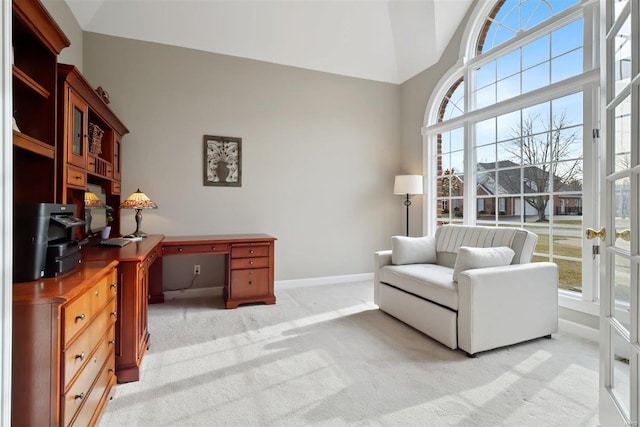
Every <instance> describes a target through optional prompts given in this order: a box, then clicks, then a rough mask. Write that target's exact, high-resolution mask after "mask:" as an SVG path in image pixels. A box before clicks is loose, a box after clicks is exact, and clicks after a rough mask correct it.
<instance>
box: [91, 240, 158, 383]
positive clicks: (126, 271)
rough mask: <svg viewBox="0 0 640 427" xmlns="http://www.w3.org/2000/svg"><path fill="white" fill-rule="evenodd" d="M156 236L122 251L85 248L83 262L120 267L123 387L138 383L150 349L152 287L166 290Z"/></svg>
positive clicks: (120, 379)
mask: <svg viewBox="0 0 640 427" xmlns="http://www.w3.org/2000/svg"><path fill="white" fill-rule="evenodd" d="M163 238H164V236H163V235H152V236H149V237H147V238H145V239H142V240H140V241H138V242H132V243H130V244H128V245H126V246H123V247H121V248H119V247H114V246H84V247H83V248H82V260H83V262H84V261H89V260H113V259H116V260H118V261H120V263H119V264H118V320H117V321H116V374H117V377H118V382H119V383H127V382H131V381H138V380H139V379H140V365H141V364H142V358H143V357H144V353H145V352H146V350H147V348H148V347H149V330H148V327H147V305H148V301H149V284H150V283H160V284H161V286H162V258H161V256H160V251H161V249H160V247H161V246H160V243H161V242H162V239H163Z"/></svg>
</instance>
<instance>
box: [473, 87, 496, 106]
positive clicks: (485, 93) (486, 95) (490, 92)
mask: <svg viewBox="0 0 640 427" xmlns="http://www.w3.org/2000/svg"><path fill="white" fill-rule="evenodd" d="M495 103H496V85H495V84H491V85H489V86H487V87H485V88H483V89H478V90H477V91H476V108H482V107H486V106H487V105H493V104H495Z"/></svg>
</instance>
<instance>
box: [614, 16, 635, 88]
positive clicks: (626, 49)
mask: <svg viewBox="0 0 640 427" xmlns="http://www.w3.org/2000/svg"><path fill="white" fill-rule="evenodd" d="M613 55H614V69H613V79H614V82H615V94H616V95H618V94H619V93H620V91H622V89H624V88H625V86H627V84H629V82H630V81H631V20H630V19H629V17H627V19H626V20H625V21H624V24H622V26H621V27H620V30H619V31H618V33H617V34H616V35H615V38H614V40H613Z"/></svg>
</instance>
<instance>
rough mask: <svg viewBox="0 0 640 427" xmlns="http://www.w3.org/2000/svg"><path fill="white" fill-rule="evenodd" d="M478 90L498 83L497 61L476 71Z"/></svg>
mask: <svg viewBox="0 0 640 427" xmlns="http://www.w3.org/2000/svg"><path fill="white" fill-rule="evenodd" d="M475 74H476V88H481V87H484V86H486V85H488V84H490V83H493V82H495V81H496V61H491V62H489V63H488V64H485V65H483V66H482V67H480V68H479V69H477V70H476V73H475Z"/></svg>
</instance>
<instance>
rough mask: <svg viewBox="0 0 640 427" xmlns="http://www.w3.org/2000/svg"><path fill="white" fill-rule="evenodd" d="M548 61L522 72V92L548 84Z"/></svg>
mask: <svg viewBox="0 0 640 427" xmlns="http://www.w3.org/2000/svg"><path fill="white" fill-rule="evenodd" d="M549 67H550V64H549V62H544V63H542V64H540V65H537V66H535V67H532V68H529V69H528V70H525V71H523V72H522V93H527V92H531V91H532V90H536V89H540V88H541V87H545V86H549V78H550V75H551V72H550V69H549Z"/></svg>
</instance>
